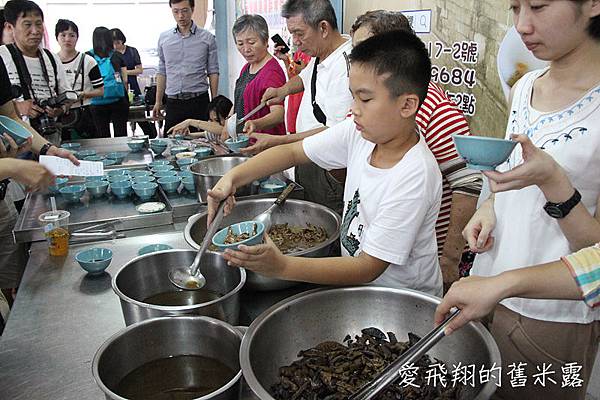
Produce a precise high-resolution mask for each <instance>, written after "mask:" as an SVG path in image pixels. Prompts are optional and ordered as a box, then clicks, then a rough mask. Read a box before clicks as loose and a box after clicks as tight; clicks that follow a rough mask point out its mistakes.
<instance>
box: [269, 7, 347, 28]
mask: <svg viewBox="0 0 600 400" xmlns="http://www.w3.org/2000/svg"><path fill="white" fill-rule="evenodd" d="M298 15H301V16H302V19H303V20H304V23H305V24H306V25H309V26H310V27H312V28H313V29H318V28H319V23H320V22H321V21H326V22H328V23H329V25H331V27H332V28H333V29H334V30H336V31H337V30H338V24H337V18H336V17H335V10H334V9H333V6H332V5H331V2H330V1H329V0H287V1H286V2H285V3H284V4H283V6H282V7H281V16H282V17H283V18H286V19H287V18H290V17H295V16H298Z"/></svg>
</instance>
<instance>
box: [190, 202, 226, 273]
mask: <svg viewBox="0 0 600 400" xmlns="http://www.w3.org/2000/svg"><path fill="white" fill-rule="evenodd" d="M224 210H225V200H223V201H221V203H219V207H218V208H217V213H216V214H215V218H214V219H213V220H212V222H211V224H210V226H209V227H208V229H207V230H206V235H204V239H202V244H200V248H199V249H198V253H197V254H196V257H195V258H194V262H193V263H192V268H191V269H190V275H191V276H196V274H197V273H198V268H200V259H201V258H202V255H203V254H204V253H205V252H206V249H207V248H208V246H209V244H210V242H211V240H212V237H213V236H214V235H215V233H217V229H219V225H221V221H223V211H224Z"/></svg>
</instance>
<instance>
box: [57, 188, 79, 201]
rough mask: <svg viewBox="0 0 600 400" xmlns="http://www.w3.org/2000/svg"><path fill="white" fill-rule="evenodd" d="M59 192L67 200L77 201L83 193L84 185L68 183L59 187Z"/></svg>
mask: <svg viewBox="0 0 600 400" xmlns="http://www.w3.org/2000/svg"><path fill="white" fill-rule="evenodd" d="M59 191H60V194H61V195H62V197H63V198H64V199H65V200H66V201H69V202H72V203H76V202H78V201H79V200H80V199H81V198H82V197H83V195H84V194H85V185H69V186H64V187H62V188H60V190H59Z"/></svg>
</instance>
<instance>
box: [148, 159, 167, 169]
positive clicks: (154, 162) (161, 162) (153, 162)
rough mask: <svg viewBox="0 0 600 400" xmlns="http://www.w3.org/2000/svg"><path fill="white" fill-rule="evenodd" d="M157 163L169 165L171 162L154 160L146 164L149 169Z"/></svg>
mask: <svg viewBox="0 0 600 400" xmlns="http://www.w3.org/2000/svg"><path fill="white" fill-rule="evenodd" d="M157 165H171V163H170V162H169V161H167V160H154V161H152V162H151V163H149V164H148V167H150V169H152V168H154V167H156V166H157Z"/></svg>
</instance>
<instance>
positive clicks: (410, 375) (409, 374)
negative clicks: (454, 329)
mask: <svg viewBox="0 0 600 400" xmlns="http://www.w3.org/2000/svg"><path fill="white" fill-rule="evenodd" d="M526 367H527V363H524V362H520V363H518V364H515V363H513V364H510V365H509V366H508V370H507V371H506V373H505V376H506V377H507V378H508V384H509V385H510V386H511V387H513V388H517V387H525V386H527V385H533V386H541V387H546V386H550V385H560V387H561V388H569V387H571V388H577V387H582V386H583V379H581V375H580V373H581V368H582V367H581V365H578V364H577V363H574V362H573V363H566V364H565V365H564V366H562V367H561V368H560V371H558V372H557V371H556V369H553V368H552V364H546V363H544V364H542V365H536V366H535V370H536V371H537V373H535V374H532V375H531V376H527V373H526V370H525V369H526ZM419 369H420V368H419V367H418V366H416V365H415V364H414V363H410V364H405V365H403V366H402V367H401V368H400V371H399V372H398V376H399V378H400V379H399V380H398V384H399V385H400V386H401V387H404V388H405V387H408V386H413V387H416V388H418V387H420V386H419V385H417V384H416V383H415V380H416V377H417V375H418V371H419ZM447 373H448V367H447V366H446V365H444V364H441V363H436V364H430V365H429V366H428V368H427V369H426V370H425V382H426V386H433V387H438V386H439V387H444V388H445V387H448V386H452V387H456V386H458V385H462V386H471V387H475V386H476V385H478V384H481V385H484V384H486V383H488V382H494V384H495V385H496V386H498V387H500V386H502V367H500V366H498V365H496V363H494V364H493V365H492V366H491V367H490V368H486V367H485V366H481V367H480V368H479V369H478V368H477V366H476V365H474V364H470V365H462V363H460V362H459V363H458V365H455V364H453V365H452V368H451V371H450V375H451V377H452V378H451V380H450V381H449V380H448V379H447Z"/></svg>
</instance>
